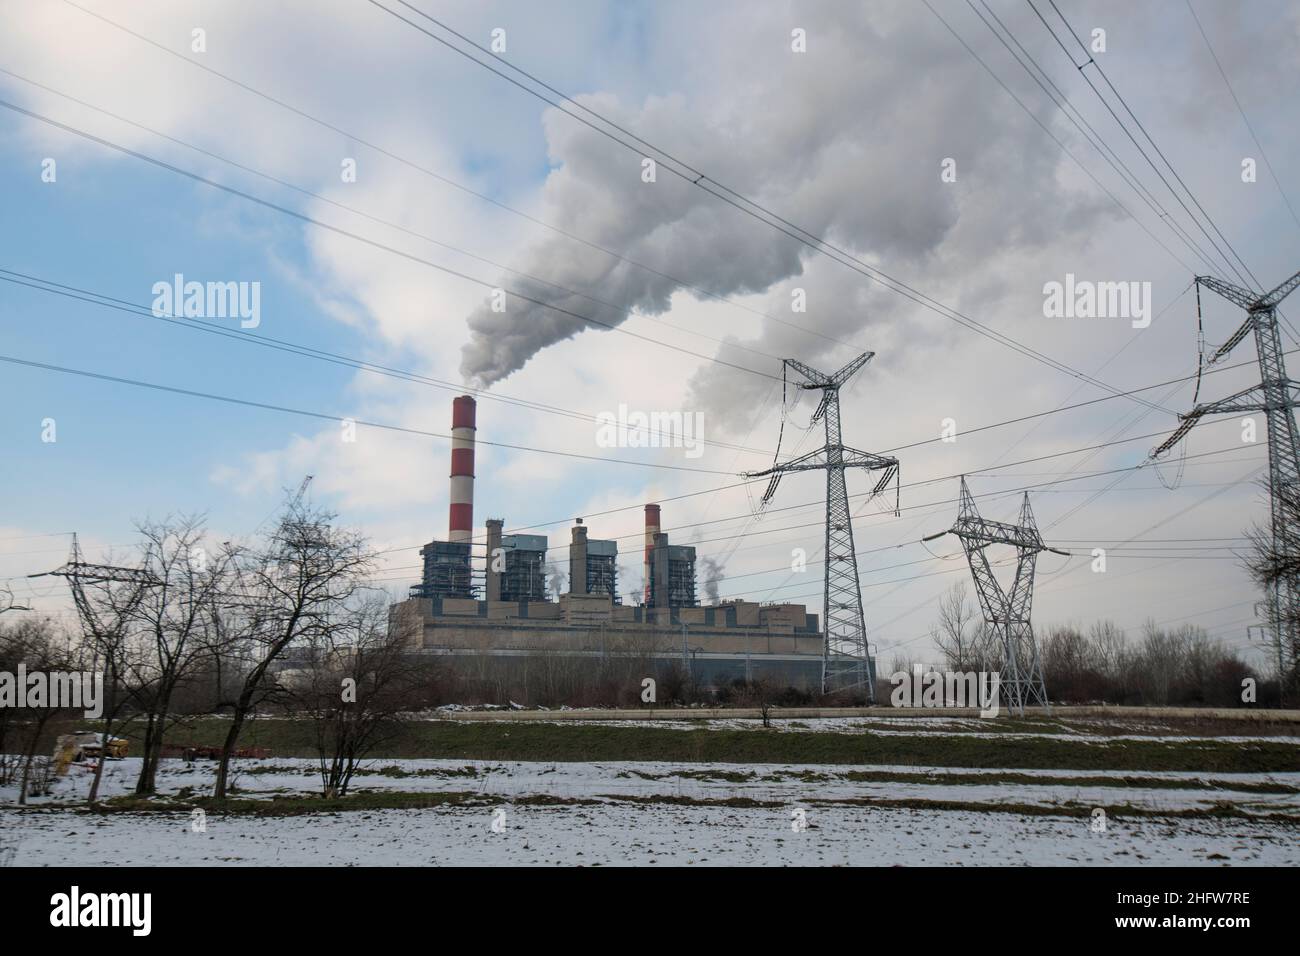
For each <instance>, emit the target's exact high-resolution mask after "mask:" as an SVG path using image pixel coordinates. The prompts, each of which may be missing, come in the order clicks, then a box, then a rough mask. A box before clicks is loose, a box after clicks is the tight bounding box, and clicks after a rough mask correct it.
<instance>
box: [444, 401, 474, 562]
mask: <svg viewBox="0 0 1300 956" xmlns="http://www.w3.org/2000/svg"><path fill="white" fill-rule="evenodd" d="M476 407H477V406H476V403H475V402H474V397H473V396H472V395H460V396H458V397H457V398H455V399H453V400H452V403H451V508H450V515H449V517H448V521H447V531H448V534H447V540H448V541H451V542H453V543H456V542H464V543H465V544H469V543H470V541H471V540H472V539H473V537H474V431H475V428H474V419H475V410H476Z"/></svg>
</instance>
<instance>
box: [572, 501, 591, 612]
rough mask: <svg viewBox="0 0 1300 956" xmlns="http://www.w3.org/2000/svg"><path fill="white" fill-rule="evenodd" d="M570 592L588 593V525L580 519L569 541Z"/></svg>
mask: <svg viewBox="0 0 1300 956" xmlns="http://www.w3.org/2000/svg"><path fill="white" fill-rule="evenodd" d="M569 593H570V594H587V593H589V592H588V591H587V526H586V525H584V524H583V523H582V519H581V518H579V519H578V523H577V524H575V525H574V526H573V540H572V541H571V542H570V543H569Z"/></svg>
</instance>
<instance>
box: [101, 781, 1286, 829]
mask: <svg viewBox="0 0 1300 956" xmlns="http://www.w3.org/2000/svg"><path fill="white" fill-rule="evenodd" d="M799 802H800V803H803V804H807V805H809V806H824V807H833V806H841V807H842V806H856V807H873V808H880V809H905V810H939V811H965V812H974V813H987V814H999V813H1014V814H1019V815H1023V816H1037V817H1062V816H1064V817H1077V818H1081V819H1084V818H1089V817H1091V815H1092V807H1091V805H1081V804H1073V803H1066V804H1058V805H1050V806H1043V805H1038V804H1028V803H978V802H971V803H968V802H965V801H960V800H926V799H924V798H900V799H882V798H875V797H861V798H848V799H834V798H826V799H822V798H809V799H805V800H801V801H799ZM618 804H633V805H637V806H653V805H659V806H677V807H727V808H731V809H769V810H777V809H785V808H787V807H788V806H789V802H788V801H774V800H759V799H754V798H751V797H717V798H704V797H688V796H677V795H632V794H608V795H601V796H598V797H558V796H551V795H548V794H535V795H531V796H521V797H509V798H504V797H499V796H490V795H486V794H477V793H464V792H451V793H427V792H426V793H412V792H405V791H391V790H390V791H360V792H357V793H353V794H350V795H348V796H346V797H335V798H331V799H328V800H327V799H325V798H323V797H309V796H302V795H296V796H285V797H272V798H271V799H269V800H249V799H227V800H224V801H218V800H214V799H212V798H211V797H203V798H199V799H191V800H171V799H161V798H155V799H143V798H140V797H134V796H131V797H116V798H114V799H112V800H107V801H104V802H103V803H100V804H97V805H95V806H94V807H83V808H79V810H78V812H81V813H91V814H97V815H101V816H104V815H110V814H116V813H189V812H190V811H192V810H194V809H195V808H202V809H203V810H204V811H206V812H208V813H211V814H214V815H230V816H257V817H288V816H310V815H319V814H338V813H355V812H368V811H378V810H429V809H450V808H486V807H499V806H502V805H507V806H515V807H518V806H540V807H574V806H600V805H618ZM1106 815H1107V818H1108V819H1111V820H1115V821H1122V820H1125V819H1139V818H1142V819H1145V818H1177V819H1196V818H1209V819H1232V820H1243V821H1254V822H1262V823H1272V824H1282V825H1286V826H1300V816H1296V815H1294V814H1286V813H1247V812H1245V811H1244V810H1243V809H1241V808H1239V807H1237V806H1234V805H1233V804H1230V803H1216V804H1214V805H1213V806H1210V807H1197V808H1189V809H1181V810H1159V809H1152V808H1149V807H1137V806H1132V805H1128V804H1115V805H1111V806H1107V807H1106ZM363 819H364V818H363Z"/></svg>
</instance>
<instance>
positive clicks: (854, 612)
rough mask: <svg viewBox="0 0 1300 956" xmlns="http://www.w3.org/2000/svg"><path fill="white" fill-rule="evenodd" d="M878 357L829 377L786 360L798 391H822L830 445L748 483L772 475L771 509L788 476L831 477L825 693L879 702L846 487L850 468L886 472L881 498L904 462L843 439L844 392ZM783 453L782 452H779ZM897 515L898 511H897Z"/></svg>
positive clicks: (766, 496)
mask: <svg viewBox="0 0 1300 956" xmlns="http://www.w3.org/2000/svg"><path fill="white" fill-rule="evenodd" d="M875 354H876V353H874V352H864V353H862V354H861V355H859V356H858V357H857V358H855V359H854V360H853V361H851V362H849V363H848V364H847V365H845V366H844V367H843V368H842V369H840V370H839V371H838V372H835V373H833V374H831V375H827V374H826V373H825V372H819V371H817V369H815V368H811V367H809V366H807V365H805V364H804V363H803V362H799V361H797V360H795V359H786V360H785V362H784V365H783V368H782V371H783V373H784V371H785V370H786V369H791V370H793V371H795V372H797V373H798V374H800V375H802V376H803V378H804V381H803V382H800V383H799V385H798V387H799V388H801V389H804V390H807V391H820V392H821V393H822V396H821V402H820V403H819V404H818V406H817V411H816V412H814V413H813V417H812V422H813V423H816V422H817V421H818V420H822V421H824V422H825V423H826V444H825V445H824V446H822V447H821V448H818V449H817V450H816V451H812V452H809V453H808V454H806V455H801V456H800V457H798V458H792V459H791V460H790V461H787V462H784V463H783V464H779V465H778V464H774V465H773V466H772V467H771V468H767V469H765V470H763V471H753V472H746V473H745V474H744V476H743V477H745V478H761V477H763V476H765V475H770V476H771V481H769V482H768V485H767V490H766V491H765V492H764V493H763V503H764V504H766V503H767V502H768V501H770V500H771V498H772V496H773V495H774V494H775V493H776V486H777V485H778V484H779V483H780V481H781V477H782V476H783V475H787V474H790V473H791V472H796V471H825V472H826V540H825V545H826V548H825V556H826V585H825V590H824V594H823V600H822V627H823V628H824V631H825V635H826V637H825V640H824V642H823V645H822V692H823V693H827V692H829V691H831V690H843V689H848V688H850V687H860V686H862V685H864V684H865V685H866V688H867V698H868V700H870V701H871V703H873V704H874V703H875V702H876V688H875V681H874V677H875V668H874V666H873V664H872V661H871V654H870V650H869V648H868V647H867V628H866V623H865V619H864V617H863V613H862V587H861V585H860V584H859V583H858V557H857V552H856V551H855V550H854V547H853V520H852V519H853V516H852V514H851V513H850V511H849V494H848V489H847V488H846V486H845V482H844V471H845V469H847V468H862V469H865V470H867V471H883V472H884V474H883V475H882V476H881V477H880V480H879V481H877V482H876V485H875V487H874V488H873V489H872V492H871V494H872V496H874V495H876V494H879V493H880V492H881V491H882V490H883V489H884V488H885V487H886V486H887V485H888V484H889V481H890V479H891V478H894V477H896V476H897V474H898V459H897V458H887V457H885V456H884V455H873V454H871V453H870V452H865V451H858V450H857V449H856V448H849V447H846V446H845V445H844V443H843V442H842V441H841V440H840V387H841V386H842V385H843V384H844V383H845V382H847V381H848V380H849V379H850V378H851V377H852V376H853V375H854V374H855V373H856V372H858V370H860V369H861V368H862V367H863V366H864V365H866V364H867V363H868V362H870V361H871V359H872V357H873V356H874V355H875ZM777 452H778V454H779V453H780V449H779V447H778V449H777ZM895 510H897V508H895Z"/></svg>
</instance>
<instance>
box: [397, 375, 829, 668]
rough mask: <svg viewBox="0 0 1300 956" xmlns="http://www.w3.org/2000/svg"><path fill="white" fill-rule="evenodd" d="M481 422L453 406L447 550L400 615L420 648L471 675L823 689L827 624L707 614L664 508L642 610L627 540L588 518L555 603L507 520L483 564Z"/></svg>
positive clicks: (533, 556)
mask: <svg viewBox="0 0 1300 956" xmlns="http://www.w3.org/2000/svg"><path fill="white" fill-rule="evenodd" d="M476 412H477V409H476V403H475V401H474V399H473V398H472V397H471V396H469V395H461V396H459V397H458V398H456V399H455V400H454V401H453V403H452V452H451V489H450V491H451V494H450V502H451V505H450V514H449V516H448V519H449V520H448V536H447V540H446V541H431V542H429V543H428V544H426V545H425V546H424V547H423V548H421V549H420V556H421V558H422V559H423V567H424V573H423V576H422V579H421V581H420V583H419V584H417V585H414V586H413V587H412V588H411V589H410V595H409V597H408V599H407V600H406V601H403V602H402V603H400V604H398V605H397V606H396V607H395V608H394V609H393V619H394V621H395V622H400V623H401V625H402V626H405V627H409V628H410V629H411V633H412V638H411V639H412V642H413V644H414V646H415V648H416V649H417V650H419V651H420V652H422V653H427V654H436V655H442V656H445V657H446V658H448V661H449V662H450V663H452V664H454V665H456V666H460V667H463V668H465V669H473V668H475V667H481V666H482V664H483V663H484V662H485V661H489V660H492V659H501V660H502V661H506V660H509V659H512V658H513V659H520V658H522V659H527V658H532V657H542V658H546V659H547V660H548V661H556V660H564V661H567V662H570V663H573V664H574V665H575V666H577V665H581V664H583V663H586V664H590V665H593V666H596V665H601V664H603V663H607V662H611V661H624V662H638V663H639V664H641V665H643V666H644V667H646V668H649V669H650V670H652V671H653V672H655V673H667V672H670V671H677V672H678V673H684V674H685V676H687V677H688V678H689V679H691V680H692V681H694V682H695V683H696V684H698V685H704V686H707V685H721V684H725V683H729V682H731V681H732V680H735V679H746V680H762V679H767V680H769V681H771V682H772V683H774V684H777V685H779V686H782V687H784V686H792V687H798V688H801V689H806V690H816V689H818V688H819V687H820V682H821V668H822V653H823V649H824V642H823V635H822V633H821V629H820V626H819V624H820V622H819V620H818V615H816V614H809V613H808V612H807V610H806V608H805V607H804V605H802V604H758V603H755V602H752V601H741V600H732V601H723V602H720V603H718V604H715V605H707V606H701V605H700V603H699V601H698V599H697V597H696V587H695V549H694V548H693V547H690V546H684V545H672V544H669V542H668V535H667V534H666V533H665V532H663V531H662V530H661V524H660V521H661V511H660V507H659V505H657V504H648V505H646V506H645V549H644V554H643V570H644V581H645V586H644V590H643V591H642V592H641V593H640V594H637V593H636V592H632V595H633V597H634V598H635V599H636V603H634V604H632V605H624V604H623V602H622V598H621V596H620V594H619V590H618V544H617V542H616V541H613V540H601V539H593V538H590V537H588V530H589V529H588V528H587V526H586V525H585V524H584V523H583V521H582V519H581V518H578V519H577V520H576V522H575V524H574V525H573V528H572V529H571V532H570V541H569V545H568V551H569V559H568V568H569V590H568V592H567V593H565V594H553V593H551V588H550V587H549V585H548V575H547V561H546V554H547V552H548V551H549V550H550V548H549V546H548V539H547V537H546V536H545V535H536V534H513V535H507V534H504V533H503V527H504V521H503V520H501V519H499V518H489V519H488V520H487V522H486V527H485V535H484V537H483V539H482V543H483V553H482V556H481V557H476V556H474V555H473V553H472V552H473V549H474V547H475V542H474V539H473V532H472V526H473V512H474V441H475V435H476V427H477V415H476ZM646 676H651V675H650V674H647V675H646Z"/></svg>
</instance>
